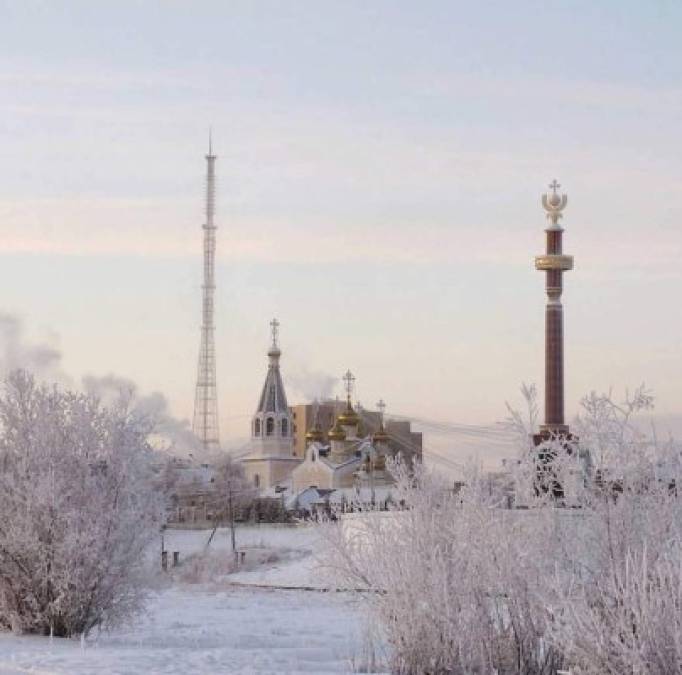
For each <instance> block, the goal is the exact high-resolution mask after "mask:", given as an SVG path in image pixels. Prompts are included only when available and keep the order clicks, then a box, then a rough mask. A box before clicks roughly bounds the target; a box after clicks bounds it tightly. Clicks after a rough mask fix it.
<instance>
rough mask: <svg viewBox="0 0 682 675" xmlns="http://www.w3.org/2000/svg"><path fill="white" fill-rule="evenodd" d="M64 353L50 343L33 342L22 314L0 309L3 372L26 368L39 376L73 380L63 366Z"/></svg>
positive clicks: (1, 370) (0, 365)
mask: <svg viewBox="0 0 682 675" xmlns="http://www.w3.org/2000/svg"><path fill="white" fill-rule="evenodd" d="M61 362H62V353H61V352H60V351H59V349H57V347H55V346H54V345H50V344H31V343H30V342H29V341H28V340H27V338H26V335H25V330H24V324H23V322H22V320H21V318H20V317H18V316H16V315H14V314H9V313H8V312H0V376H2V377H3V378H4V377H6V376H7V374H8V373H9V372H11V371H12V370H16V369H17V368H23V369H25V370H29V371H31V372H32V373H33V374H34V375H35V376H36V377H38V378H39V379H49V380H51V381H53V382H59V383H60V384H71V379H70V378H69V377H67V375H66V374H65V373H64V372H63V371H62V369H61Z"/></svg>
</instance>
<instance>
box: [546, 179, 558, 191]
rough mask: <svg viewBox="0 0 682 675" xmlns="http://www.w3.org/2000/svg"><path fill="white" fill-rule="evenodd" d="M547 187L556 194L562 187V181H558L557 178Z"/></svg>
mask: <svg viewBox="0 0 682 675" xmlns="http://www.w3.org/2000/svg"><path fill="white" fill-rule="evenodd" d="M547 187H548V188H549V189H550V190H552V191H553V192H554V194H556V192H557V190H558V189H559V188H560V187H561V183H557V180H556V178H555V179H554V180H553V181H552V182H551V183H550V184H549V185H548V186H547Z"/></svg>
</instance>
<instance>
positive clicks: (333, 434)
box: [327, 420, 346, 441]
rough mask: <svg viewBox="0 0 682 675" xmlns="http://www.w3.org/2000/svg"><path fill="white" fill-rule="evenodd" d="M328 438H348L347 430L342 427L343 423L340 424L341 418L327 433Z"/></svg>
mask: <svg viewBox="0 0 682 675" xmlns="http://www.w3.org/2000/svg"><path fill="white" fill-rule="evenodd" d="M327 438H329V440H330V441H345V440H346V432H345V431H344V430H343V429H342V428H341V425H340V424H339V420H336V424H335V425H334V426H333V427H332V428H331V429H330V430H329V433H328V434H327Z"/></svg>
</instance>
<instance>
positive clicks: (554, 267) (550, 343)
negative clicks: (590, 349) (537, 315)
mask: <svg viewBox="0 0 682 675" xmlns="http://www.w3.org/2000/svg"><path fill="white" fill-rule="evenodd" d="M549 187H550V189H551V190H552V193H551V194H549V195H547V194H544V195H542V206H543V208H544V209H545V211H546V212H547V219H548V220H549V223H550V224H549V225H548V227H547V229H546V230H545V232H546V233H547V250H546V253H545V254H544V255H540V256H537V257H536V258H535V269H537V270H540V271H542V272H545V278H546V291H547V306H546V310H545V423H544V424H543V425H541V426H540V433H539V434H537V436H536V437H535V442H536V444H540V443H542V441H545V440H548V439H550V438H552V437H558V436H560V437H564V438H568V437H569V431H568V425H567V424H566V422H565V419H564V311H563V306H562V304H561V293H562V290H563V273H564V272H566V271H568V270H571V269H573V256H570V255H564V254H563V251H562V241H561V239H562V235H563V228H562V227H561V225H559V220H560V219H561V218H562V217H563V210H564V209H565V208H566V203H567V201H568V198H567V197H566V195H565V194H562V195H559V193H558V189H559V188H560V187H561V185H559V183H557V181H556V179H555V180H554V181H552V183H551V184H550V186H549Z"/></svg>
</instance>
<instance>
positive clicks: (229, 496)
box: [227, 480, 237, 561]
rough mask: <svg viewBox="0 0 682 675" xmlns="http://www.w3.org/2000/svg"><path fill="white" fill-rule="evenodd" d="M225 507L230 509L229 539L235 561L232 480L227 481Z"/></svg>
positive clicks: (235, 544) (235, 543)
mask: <svg viewBox="0 0 682 675" xmlns="http://www.w3.org/2000/svg"><path fill="white" fill-rule="evenodd" d="M227 505H228V508H229V509H230V539H231V541H232V553H233V554H234V557H235V561H236V560H237V542H236V538H235V532H234V507H233V503H232V480H228V481H227Z"/></svg>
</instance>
